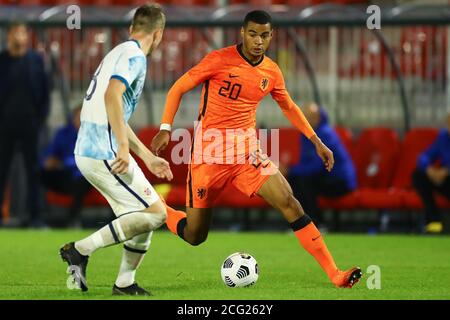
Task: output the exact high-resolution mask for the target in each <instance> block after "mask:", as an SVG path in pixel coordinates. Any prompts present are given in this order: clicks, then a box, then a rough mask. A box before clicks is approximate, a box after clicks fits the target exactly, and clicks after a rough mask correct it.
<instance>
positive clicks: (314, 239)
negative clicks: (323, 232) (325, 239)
mask: <svg viewBox="0 0 450 320" xmlns="http://www.w3.org/2000/svg"><path fill="white" fill-rule="evenodd" d="M319 238H320V236H318V237H315V238H313V239H312V241H316V240H317V239H319Z"/></svg>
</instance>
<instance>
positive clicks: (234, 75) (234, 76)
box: [228, 73, 239, 78]
mask: <svg viewBox="0 0 450 320" xmlns="http://www.w3.org/2000/svg"><path fill="white" fill-rule="evenodd" d="M228 76H229V77H230V78H237V77H239V76H238V75H236V74H231V73H230V74H229V75H228Z"/></svg>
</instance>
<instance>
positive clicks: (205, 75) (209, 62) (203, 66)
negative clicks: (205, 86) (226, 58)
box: [187, 51, 222, 85]
mask: <svg viewBox="0 0 450 320" xmlns="http://www.w3.org/2000/svg"><path fill="white" fill-rule="evenodd" d="M220 66H222V57H221V56H220V54H219V52H217V51H213V52H211V53H209V54H208V55H206V56H205V57H204V58H203V59H202V60H201V61H200V62H199V63H198V64H197V65H195V66H194V67H192V68H191V69H190V70H189V71H188V72H187V73H188V74H189V76H190V78H191V79H192V81H194V82H195V83H196V84H197V85H198V84H200V83H203V82H205V81H206V80H208V79H210V78H211V77H212V76H213V75H214V74H215V73H216V72H217V70H218V69H219V67H220Z"/></svg>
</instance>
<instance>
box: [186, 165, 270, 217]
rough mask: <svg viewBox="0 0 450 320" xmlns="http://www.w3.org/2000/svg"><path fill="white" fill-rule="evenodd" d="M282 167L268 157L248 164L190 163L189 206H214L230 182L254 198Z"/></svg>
mask: <svg viewBox="0 0 450 320" xmlns="http://www.w3.org/2000/svg"><path fill="white" fill-rule="evenodd" d="M277 170H278V168H277V167H276V165H275V164H274V163H273V162H272V161H270V160H268V158H266V159H265V161H262V162H261V161H258V162H254V163H249V162H246V163H245V164H206V163H200V164H195V163H192V164H189V171H188V175H187V188H186V206H187V207H190V208H211V207H212V205H213V203H214V201H215V200H216V199H217V197H218V196H219V195H220V193H221V191H222V190H223V189H224V188H225V187H226V185H227V184H228V183H232V184H233V185H234V186H235V187H236V189H238V190H239V191H241V192H242V193H244V194H246V195H247V196H249V197H253V196H254V195H255V194H256V193H257V192H258V191H259V189H260V188H261V187H262V185H263V184H264V182H266V180H267V179H268V178H269V177H270V175H272V174H274V173H276V172H277Z"/></svg>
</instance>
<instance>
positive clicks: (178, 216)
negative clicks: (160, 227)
mask: <svg viewBox="0 0 450 320" xmlns="http://www.w3.org/2000/svg"><path fill="white" fill-rule="evenodd" d="M166 210H167V219H166V225H167V228H169V230H170V231H172V233H173V234H174V235H179V234H178V230H177V227H178V222H180V220H182V219H183V218H184V219H186V213H185V212H183V211H178V210H175V209H174V208H171V207H169V206H168V205H167V204H166ZM183 227H184V225H183ZM180 236H182V235H180Z"/></svg>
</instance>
